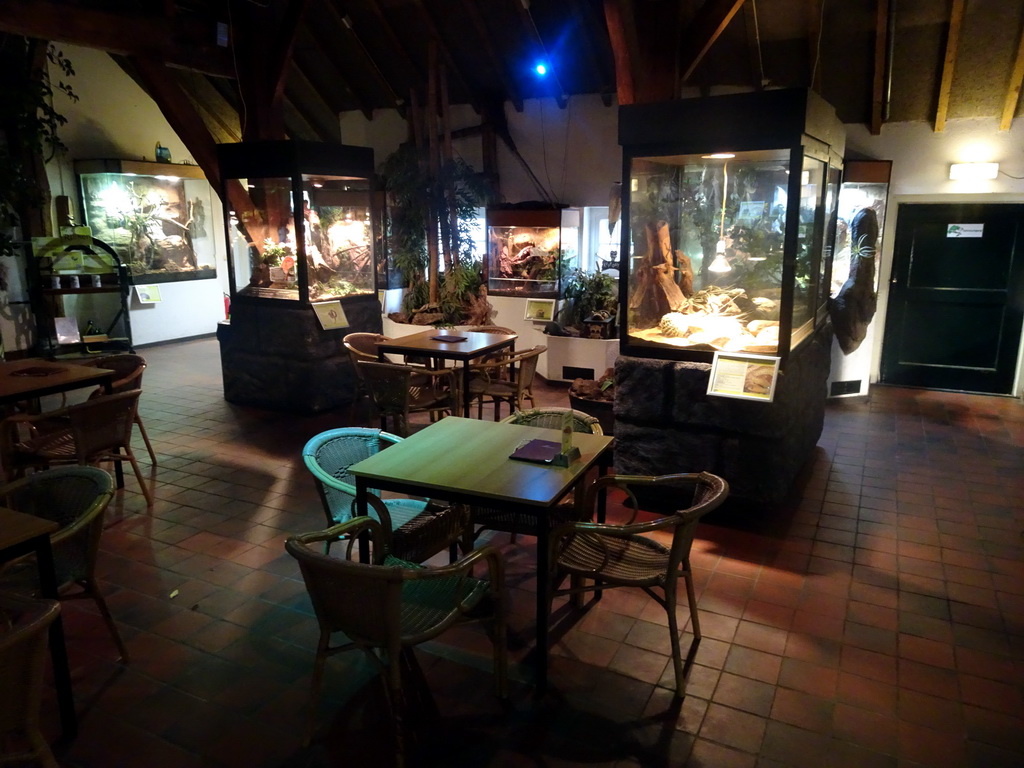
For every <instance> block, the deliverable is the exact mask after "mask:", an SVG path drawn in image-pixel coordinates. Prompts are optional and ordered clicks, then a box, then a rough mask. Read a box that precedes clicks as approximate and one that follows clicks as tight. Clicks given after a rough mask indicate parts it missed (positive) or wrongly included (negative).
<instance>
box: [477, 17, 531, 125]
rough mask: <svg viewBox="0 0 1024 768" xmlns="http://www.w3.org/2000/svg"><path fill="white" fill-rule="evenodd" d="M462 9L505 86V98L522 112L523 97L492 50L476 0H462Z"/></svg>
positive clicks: (491, 36)
mask: <svg viewBox="0 0 1024 768" xmlns="http://www.w3.org/2000/svg"><path fill="white" fill-rule="evenodd" d="M462 9H463V11H464V12H465V14H466V16H467V17H469V20H470V22H471V23H472V24H473V28H474V29H475V30H476V34H477V37H479V38H480V45H481V47H482V48H483V50H484V53H486V54H487V58H488V59H489V60H490V62H491V67H492V68H493V69H494V71H495V72H497V73H498V77H499V78H500V79H501V82H502V84H503V85H504V86H505V94H506V98H507V99H508V100H509V101H511V102H512V106H513V107H514V108H515V110H516V112H522V111H523V95H522V93H520V91H519V86H518V85H517V84H516V82H515V79H514V78H513V77H511V76H510V75H509V73H508V69H507V68H506V67H505V64H504V62H503V61H502V60H501V56H499V55H498V52H497V50H495V48H494V43H493V42H492V40H493V39H494V37H493V35H492V34H491V31H490V30H489V29H487V22H485V21H484V17H483V15H482V14H481V13H480V9H479V7H478V6H477V2H476V0H462Z"/></svg>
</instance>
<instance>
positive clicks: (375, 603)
mask: <svg viewBox="0 0 1024 768" xmlns="http://www.w3.org/2000/svg"><path fill="white" fill-rule="evenodd" d="M330 530H333V529H329V530H328V531H317V532H315V533H310V534H302V535H300V536H293V537H291V538H289V539H288V540H287V541H286V542H285V549H286V550H287V551H288V553H289V554H290V555H292V557H294V558H295V559H296V560H298V562H299V569H300V570H301V571H302V580H303V581H304V582H305V584H306V591H307V592H308V593H309V598H310V601H311V602H312V603H313V610H314V611H315V612H316V617H317V621H318V622H319V624H320V627H321V629H324V630H327V631H330V632H344V633H345V635H346V636H347V637H349V638H350V639H351V640H356V641H358V642H363V643H368V644H370V645H374V646H381V647H388V646H392V647H397V645H398V642H399V639H400V633H401V628H400V611H401V598H402V583H403V582H404V574H403V569H402V567H401V561H395V560H393V559H389V558H388V556H387V555H385V554H383V553H384V547H383V546H379V545H380V542H382V541H383V540H384V532H383V529H382V528H381V526H380V524H379V523H377V521H375V520H372V519H366V520H365V521H363V522H362V524H361V525H359V526H358V528H357V529H353V530H359V531H364V530H368V531H369V532H370V535H371V538H372V541H373V552H374V558H375V560H376V562H375V563H360V562H356V561H354V560H353V559H351V555H352V542H353V541H354V539H355V537H354V536H353V537H350V538H349V539H348V542H347V544H348V546H346V547H344V548H343V547H334V551H335V552H338V551H339V550H341V551H343V552H344V553H345V555H346V558H345V559H342V558H340V557H332V556H330V555H325V554H321V553H319V552H317V551H315V550H314V549H313V547H312V546H311V545H313V544H315V543H317V542H323V541H332V542H333V541H336V540H337V539H336V537H333V536H329V535H327V534H329V533H330ZM377 553H381V554H379V555H378V554H377ZM391 564H393V565H391Z"/></svg>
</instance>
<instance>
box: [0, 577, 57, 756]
mask: <svg viewBox="0 0 1024 768" xmlns="http://www.w3.org/2000/svg"><path fill="white" fill-rule="evenodd" d="M58 613H60V605H59V604H58V603H57V601H55V600H29V599H26V598H20V597H17V596H15V595H10V594H0V690H2V691H3V695H2V696H0V741H2V740H3V737H4V736H5V735H7V734H9V733H11V732H12V731H25V730H29V729H32V728H34V727H35V726H36V725H37V723H38V718H39V702H40V699H41V697H42V692H43V680H44V675H45V671H46V630H47V628H48V627H49V626H50V624H51V623H53V620H54V619H56V618H57V614H58Z"/></svg>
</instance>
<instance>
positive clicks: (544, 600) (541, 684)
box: [534, 517, 550, 696]
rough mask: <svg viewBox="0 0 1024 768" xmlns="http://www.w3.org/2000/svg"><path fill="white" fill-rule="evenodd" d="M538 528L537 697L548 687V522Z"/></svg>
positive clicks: (542, 521)
mask: <svg viewBox="0 0 1024 768" xmlns="http://www.w3.org/2000/svg"><path fill="white" fill-rule="evenodd" d="M538 522H539V523H540V524H539V525H538V526H537V647H536V648H534V652H535V653H536V654H537V659H536V663H537V670H536V672H537V688H536V691H535V693H536V695H538V696H540V695H543V694H544V692H545V691H546V690H547V687H548V621H549V620H550V617H549V616H548V584H549V582H550V578H549V575H550V574H549V573H548V539H549V538H550V537H549V536H548V520H547V518H546V517H544V519H542V520H539V521H538Z"/></svg>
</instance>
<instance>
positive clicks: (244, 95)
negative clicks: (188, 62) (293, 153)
mask: <svg viewBox="0 0 1024 768" xmlns="http://www.w3.org/2000/svg"><path fill="white" fill-rule="evenodd" d="M229 2H230V6H231V26H232V28H231V38H232V39H231V44H232V46H233V47H234V51H235V56H236V58H237V61H236V64H237V77H238V91H239V94H240V96H241V99H242V105H243V107H242V115H243V117H242V139H243V141H250V140H258V139H283V138H284V137H285V126H284V117H283V112H282V109H281V99H283V98H284V86H285V80H286V73H287V63H288V61H289V60H290V59H291V57H292V50H293V47H294V45H295V38H296V35H297V31H298V26H299V23H300V22H301V20H302V16H303V14H304V13H305V10H306V6H307V5H308V4H309V0H268V2H266V4H262V5H257V4H254V3H250V2H247V0H229Z"/></svg>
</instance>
